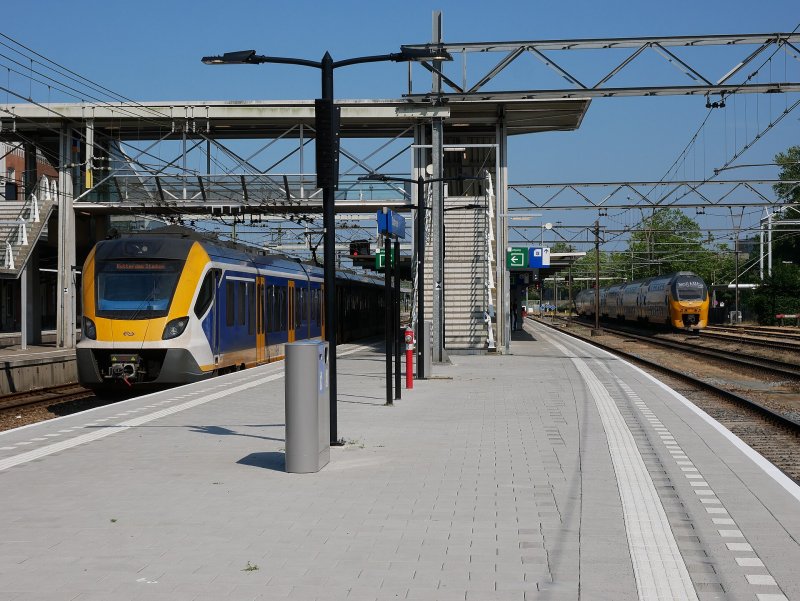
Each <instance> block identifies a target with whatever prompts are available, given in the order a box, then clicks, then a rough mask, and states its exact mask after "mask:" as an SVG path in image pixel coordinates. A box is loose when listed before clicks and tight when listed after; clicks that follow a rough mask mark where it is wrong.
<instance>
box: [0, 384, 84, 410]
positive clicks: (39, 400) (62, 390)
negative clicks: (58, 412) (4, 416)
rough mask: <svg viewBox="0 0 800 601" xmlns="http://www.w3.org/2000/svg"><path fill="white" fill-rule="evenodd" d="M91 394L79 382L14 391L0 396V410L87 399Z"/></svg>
mask: <svg viewBox="0 0 800 601" xmlns="http://www.w3.org/2000/svg"><path fill="white" fill-rule="evenodd" d="M93 396H94V393H93V392H92V391H91V390H87V389H86V388H84V387H83V386H81V385H79V384H64V385H62V386H51V387H49V388H41V389H38V390H29V391H26V392H16V393H14V394H7V395H3V396H0V411H12V410H17V409H21V408H24V407H32V406H36V405H52V404H54V403H68V402H71V401H79V400H83V399H88V398H91V397H93Z"/></svg>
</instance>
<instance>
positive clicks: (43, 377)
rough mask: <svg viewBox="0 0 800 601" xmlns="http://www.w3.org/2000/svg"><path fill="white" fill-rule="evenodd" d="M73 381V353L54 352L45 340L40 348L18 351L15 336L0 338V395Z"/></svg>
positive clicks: (76, 376) (69, 350)
mask: <svg viewBox="0 0 800 601" xmlns="http://www.w3.org/2000/svg"><path fill="white" fill-rule="evenodd" d="M15 337H16V338H15ZM77 380H78V370H77V366H76V363H75V349H64V348H57V347H56V345H55V343H54V342H47V338H45V343H44V344H40V345H30V344H29V345H28V346H27V348H26V349H22V348H21V347H20V344H19V335H18V334H0V395H3V394H11V393H14V392H26V391H28V390H33V389H35V388H45V387H48V386H60V385H61V384H70V383H72V382H77Z"/></svg>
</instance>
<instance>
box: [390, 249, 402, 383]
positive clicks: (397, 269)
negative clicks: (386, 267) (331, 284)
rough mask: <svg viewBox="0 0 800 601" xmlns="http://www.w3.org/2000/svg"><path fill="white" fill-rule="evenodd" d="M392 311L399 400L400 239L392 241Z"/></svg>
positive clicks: (395, 371) (395, 369)
mask: <svg viewBox="0 0 800 601" xmlns="http://www.w3.org/2000/svg"><path fill="white" fill-rule="evenodd" d="M392 272H393V273H394V310H393V311H392V317H393V319H392V321H393V325H394V327H393V328H392V329H393V330H394V332H393V335H392V339H393V340H394V398H395V399H399V398H400V380H401V375H400V239H399V238H395V239H394V265H393V266H392Z"/></svg>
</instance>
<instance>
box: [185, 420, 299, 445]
mask: <svg viewBox="0 0 800 601" xmlns="http://www.w3.org/2000/svg"><path fill="white" fill-rule="evenodd" d="M283 425H284V424H264V425H263V426H248V427H272V426H275V427H277V426H283ZM189 428H190V430H189V431H190V432H198V433H200V434H214V435H215V436H246V437H248V438H261V439H263V440H274V441H277V442H285V440H284V439H283V438H274V437H272V436H258V435H257V434H245V433H243V432H237V431H236V430H231V429H230V428H223V427H222V426H189Z"/></svg>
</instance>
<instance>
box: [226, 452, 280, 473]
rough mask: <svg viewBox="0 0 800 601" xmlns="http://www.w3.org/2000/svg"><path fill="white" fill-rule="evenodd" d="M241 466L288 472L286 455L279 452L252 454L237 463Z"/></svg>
mask: <svg viewBox="0 0 800 601" xmlns="http://www.w3.org/2000/svg"><path fill="white" fill-rule="evenodd" d="M236 463H238V464H239V465H249V466H251V467H260V468H264V469H268V470H273V471H276V472H285V471H286V454H285V453H279V452H277V451H268V452H266V453H250V454H249V455H247V456H246V457H242V458H241V459H240V460H239V461H237V462H236Z"/></svg>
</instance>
